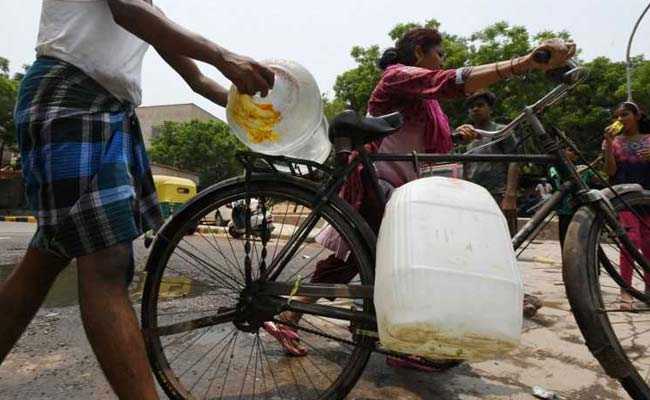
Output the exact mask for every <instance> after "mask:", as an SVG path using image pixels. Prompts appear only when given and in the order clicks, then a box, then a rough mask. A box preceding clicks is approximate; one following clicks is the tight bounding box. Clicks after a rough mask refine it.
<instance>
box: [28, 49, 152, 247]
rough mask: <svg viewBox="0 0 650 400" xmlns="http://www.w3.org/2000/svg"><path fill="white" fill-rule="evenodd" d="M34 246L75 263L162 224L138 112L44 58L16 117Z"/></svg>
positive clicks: (30, 78)
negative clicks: (32, 216)
mask: <svg viewBox="0 0 650 400" xmlns="http://www.w3.org/2000/svg"><path fill="white" fill-rule="evenodd" d="M15 121H16V132H17V136H18V145H19V148H20V153H21V164H22V170H23V179H24V183H25V190H26V197H27V202H28V205H29V207H30V208H31V209H32V210H33V211H34V213H35V215H36V216H37V219H38V229H37V232H36V234H35V235H34V238H33V239H32V242H31V247H35V248H38V249H41V250H44V251H47V252H49V253H53V254H54V255H57V256H59V257H64V258H75V257H79V256H83V255H88V254H92V253H95V252H97V251H99V250H102V249H106V248H109V247H111V246H114V245H116V244H123V243H130V242H132V241H133V240H134V239H135V238H137V237H138V236H140V235H141V234H142V233H143V231H145V230H148V229H156V228H158V227H159V226H160V225H161V224H162V217H161V215H160V210H159V207H158V199H157V197H156V192H155V187H154V184H153V179H152V176H151V170H150V168H149V162H148V160H147V155H146V153H145V148H144V142H143V139H142V133H141V131H140V127H139V125H138V121H137V119H136V117H135V113H134V110H133V106H132V105H130V104H125V103H122V102H120V101H119V100H118V99H116V98H115V97H114V96H112V95H111V94H110V93H109V92H108V91H106V90H105V89H104V88H103V87H101V86H100V85H99V84H98V83H97V82H95V81H94V80H93V79H91V78H90V77H88V76H87V75H86V74H84V73H83V72H82V71H81V70H79V69H78V68H76V67H74V66H72V65H70V64H68V63H65V62H63V61H60V60H56V59H53V58H39V59H37V61H36V62H35V63H34V64H33V65H32V67H31V68H30V69H29V71H28V72H27V74H26V76H25V77H24V79H23V81H22V83H21V87H20V90H19V94H18V101H17V104H16V110H15Z"/></svg>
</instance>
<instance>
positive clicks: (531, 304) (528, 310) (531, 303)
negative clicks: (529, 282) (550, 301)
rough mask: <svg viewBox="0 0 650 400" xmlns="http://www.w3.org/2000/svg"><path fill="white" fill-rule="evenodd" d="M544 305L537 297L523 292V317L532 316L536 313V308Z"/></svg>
mask: <svg viewBox="0 0 650 400" xmlns="http://www.w3.org/2000/svg"><path fill="white" fill-rule="evenodd" d="M543 306H544V302H542V300H541V299H540V298H539V297H537V296H533V295H530V294H524V317H526V318H532V317H534V316H535V314H537V310H539V309H540V308H542V307H543Z"/></svg>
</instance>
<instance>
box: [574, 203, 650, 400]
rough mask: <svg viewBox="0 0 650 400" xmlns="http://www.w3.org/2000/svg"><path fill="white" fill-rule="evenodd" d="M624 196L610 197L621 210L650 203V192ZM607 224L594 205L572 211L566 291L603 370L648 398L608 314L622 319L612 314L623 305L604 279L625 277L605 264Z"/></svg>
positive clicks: (649, 390)
mask: <svg viewBox="0 0 650 400" xmlns="http://www.w3.org/2000/svg"><path fill="white" fill-rule="evenodd" d="M622 199H623V201H621V200H620V199H613V200H612V205H613V206H614V209H615V210H617V211H619V210H622V209H624V207H626V205H629V206H631V207H634V208H637V207H643V208H646V207H650V191H640V192H630V193H626V194H623V195H622ZM605 225H606V223H605V221H604V218H603V217H602V216H599V215H598V212H597V211H596V209H595V208H594V207H591V206H583V207H581V208H580V209H579V210H578V211H577V212H576V214H575V215H574V217H573V219H572V221H571V224H570V225H569V228H568V230H567V235H566V241H565V246H564V251H563V257H562V259H563V279H564V285H565V288H566V294H567V297H568V299H569V303H570V305H571V310H572V312H573V315H574V317H575V319H576V322H577V324H578V327H579V328H580V331H581V332H582V335H583V337H584V339H585V341H586V345H587V347H588V348H589V350H590V351H591V353H592V355H593V356H594V357H595V358H596V359H597V360H598V362H599V363H600V365H601V366H602V368H603V369H604V370H605V372H606V373H607V374H608V375H609V376H610V377H612V378H614V379H617V380H618V381H619V382H620V383H621V385H622V386H623V388H624V389H625V391H626V392H627V393H628V394H629V395H630V396H631V397H632V398H633V399H636V400H641V399H650V387H649V386H648V382H647V381H646V380H645V379H644V378H643V377H642V376H641V374H640V372H639V370H638V369H637V367H636V366H635V364H634V363H633V362H632V361H631V359H630V357H628V355H627V354H626V351H625V347H626V346H624V345H623V343H622V342H621V339H620V338H619V336H621V335H620V334H617V330H616V328H615V327H614V326H613V324H612V321H611V319H610V315H609V314H612V315H613V318H618V317H614V316H616V315H618V314H620V310H619V311H617V310H615V309H611V308H608V305H609V304H608V303H607V302H606V301H605V300H604V299H605V298H606V297H611V296H612V290H611V286H606V285H605V282H606V280H608V279H612V281H613V282H614V283H615V284H616V285H620V282H622V278H621V277H620V275H618V273H616V274H614V276H609V273H608V272H607V271H606V269H605V267H604V265H603V263H604V262H605V261H606V260H603V259H602V258H601V257H603V253H602V251H603V250H602V247H601V241H600V239H601V235H602V234H603V233H604V228H605ZM610 271H611V269H610ZM617 275H618V276H617ZM607 282H609V281H607ZM609 284H611V283H609ZM618 287H619V286H616V287H614V290H617V289H616V288H618ZM614 294H615V292H614ZM615 313H616V314H615ZM619 329H620V328H619ZM626 340H627V339H626ZM623 341H625V340H623Z"/></svg>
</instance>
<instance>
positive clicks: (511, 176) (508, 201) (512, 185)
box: [501, 163, 521, 210]
mask: <svg viewBox="0 0 650 400" xmlns="http://www.w3.org/2000/svg"><path fill="white" fill-rule="evenodd" d="M520 172H521V171H520V169H519V165H518V164H517V163H510V164H509V165H508V178H507V179H506V192H505V193H504V195H503V204H502V205H501V208H502V209H504V210H508V209H509V210H512V209H515V208H517V189H518V188H519V177H520V175H521V174H520ZM505 206H508V207H505Z"/></svg>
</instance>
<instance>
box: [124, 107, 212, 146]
mask: <svg viewBox="0 0 650 400" xmlns="http://www.w3.org/2000/svg"><path fill="white" fill-rule="evenodd" d="M135 113H136V114H137V115H138V119H139V120H140V127H141V128H142V136H143V138H144V144H145V146H146V147H147V148H149V146H150V145H151V139H152V138H153V137H155V136H156V127H157V126H160V125H162V124H163V123H164V122H165V121H171V122H190V121H192V120H199V121H215V120H216V121H218V120H219V118H217V117H215V116H214V115H212V114H210V113H209V112H207V111H206V110H204V109H203V108H201V107H199V106H197V105H196V104H193V103H187V104H167V105H162V106H142V107H138V108H136V109H135Z"/></svg>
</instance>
